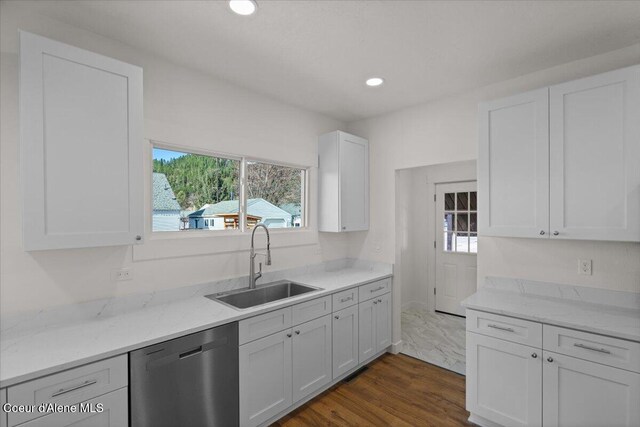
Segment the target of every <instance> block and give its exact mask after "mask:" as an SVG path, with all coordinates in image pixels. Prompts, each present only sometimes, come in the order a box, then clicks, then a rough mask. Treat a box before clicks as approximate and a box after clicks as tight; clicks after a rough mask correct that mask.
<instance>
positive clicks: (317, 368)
mask: <svg viewBox="0 0 640 427" xmlns="http://www.w3.org/2000/svg"><path fill="white" fill-rule="evenodd" d="M292 351H293V361H292V363H293V401H294V402H297V401H298V400H300V399H302V398H303V397H305V396H308V395H309V394H311V393H313V392H314V391H316V390H318V389H320V388H321V387H322V386H324V385H325V384H328V383H329V382H331V380H332V379H333V377H332V372H331V356H332V353H331V316H329V315H327V316H324V317H321V318H319V319H315V320H312V321H310V322H307V323H303V324H302V325H299V326H296V327H294V328H293V350H292Z"/></svg>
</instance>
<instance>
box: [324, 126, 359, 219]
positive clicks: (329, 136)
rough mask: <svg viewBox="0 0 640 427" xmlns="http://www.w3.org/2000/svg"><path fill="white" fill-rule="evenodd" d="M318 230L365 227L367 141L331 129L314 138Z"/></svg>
mask: <svg viewBox="0 0 640 427" xmlns="http://www.w3.org/2000/svg"><path fill="white" fill-rule="evenodd" d="M318 162H319V165H318V170H319V173H318V187H319V197H318V205H319V209H318V213H319V218H318V230H319V231H329V232H341V231H359V230H368V229H369V142H368V141H367V140H366V139H364V138H360V137H358V136H355V135H351V134H348V133H346V132H342V131H335V132H330V133H326V134H324V135H321V136H320V138H319V140H318Z"/></svg>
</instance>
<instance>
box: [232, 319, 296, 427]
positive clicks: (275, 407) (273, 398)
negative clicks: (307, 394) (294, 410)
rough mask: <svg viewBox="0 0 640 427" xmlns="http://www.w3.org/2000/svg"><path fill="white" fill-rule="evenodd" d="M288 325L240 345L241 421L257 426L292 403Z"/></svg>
mask: <svg viewBox="0 0 640 427" xmlns="http://www.w3.org/2000/svg"><path fill="white" fill-rule="evenodd" d="M291 338H292V331H291V329H287V330H285V331H282V332H277V333H275V334H273V335H269V336H267V337H264V338H261V339H259V340H256V341H252V342H250V343H247V344H244V345H241V346H240V350H239V357H240V360H239V365H240V425H242V426H256V425H258V424H260V423H262V422H264V421H267V420H268V419H269V418H271V417H273V416H275V415H277V414H278V413H280V412H281V411H283V410H284V409H286V408H288V407H289V406H291V404H292V396H293V390H292V387H291V384H292V383H291V376H292V370H291V357H292V355H291Z"/></svg>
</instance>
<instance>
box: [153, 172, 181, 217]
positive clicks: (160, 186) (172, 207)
mask: <svg viewBox="0 0 640 427" xmlns="http://www.w3.org/2000/svg"><path fill="white" fill-rule="evenodd" d="M180 209H181V208H180V204H179V203H178V201H177V200H176V195H175V194H174V193H173V189H172V188H171V185H170V184H169V181H168V180H167V177H166V176H165V174H163V173H158V172H154V173H153V210H154V211H179V210H180Z"/></svg>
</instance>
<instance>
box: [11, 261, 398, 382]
mask: <svg viewBox="0 0 640 427" xmlns="http://www.w3.org/2000/svg"><path fill="white" fill-rule="evenodd" d="M392 276H393V273H392V272H380V271H371V270H361V269H358V268H345V269H340V270H335V271H327V272H325V273H310V274H305V273H303V274H300V275H292V276H291V277H290V279H291V280H293V281H296V282H298V283H302V284H306V285H310V286H315V287H319V288H321V289H320V290H317V291H313V292H310V293H308V294H303V295H299V296H296V297H292V298H288V299H286V300H281V301H276V302H272V303H268V304H264V305H260V306H256V307H253V308H248V309H242V310H240V309H234V308H231V307H228V306H226V305H224V304H221V303H218V302H216V301H212V300H209V299H207V298H205V297H204V296H200V295H198V296H193V297H190V298H187V299H183V300H179V301H175V302H169V303H165V304H162V305H156V306H153V307H149V308H143V309H140V310H136V311H133V312H130V313H126V314H122V315H118V316H113V317H107V318H100V319H96V320H90V321H87V322H83V323H81V324H75V325H66V326H63V327H56V328H49V329H47V328H42V329H40V330H32V331H25V332H22V333H20V334H19V335H17V336H9V337H7V336H6V335H7V334H4V336H2V337H0V338H1V339H0V343H1V347H0V388H5V387H10V386H12V385H16V384H19V383H23V382H25V381H29V380H32V379H35V378H39V377H43V376H46V375H50V374H53V373H56V372H60V371H63V370H67V369H72V368H75V367H78V366H82V365H86V364H88V363H93V362H96V361H99V360H103V359H107V358H110V357H114V356H117V355H121V354H125V353H128V352H129V351H132V350H136V349H139V348H143V347H147V346H150V345H154V344H158V343H161V342H164V341H168V340H171V339H174V338H178V337H181V336H184V335H189V334H192V333H197V332H200V331H203V330H207V329H210V328H213V327H216V326H221V325H223V324H227V323H231V322H236V321H240V320H243V319H246V318H249V317H253V316H257V315H260V314H263V313H266V312H269V311H273V310H278V309H281V308H285V307H289V306H292V305H295V304H298V303H301V302H305V301H309V300H312V299H315V298H321V297H324V296H327V295H330V294H332V293H335V292H338V291H342V290H347V289H350V288H354V287H358V286H362V285H364V284H367V283H370V282H373V281H377V280H382V279H385V278H388V277H392ZM130 324H133V325H136V326H135V328H133V329H132V328H131V326H130ZM125 330H126V331H128V333H123V331H125ZM132 331H133V333H131V332H132ZM9 335H10V334H9Z"/></svg>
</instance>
